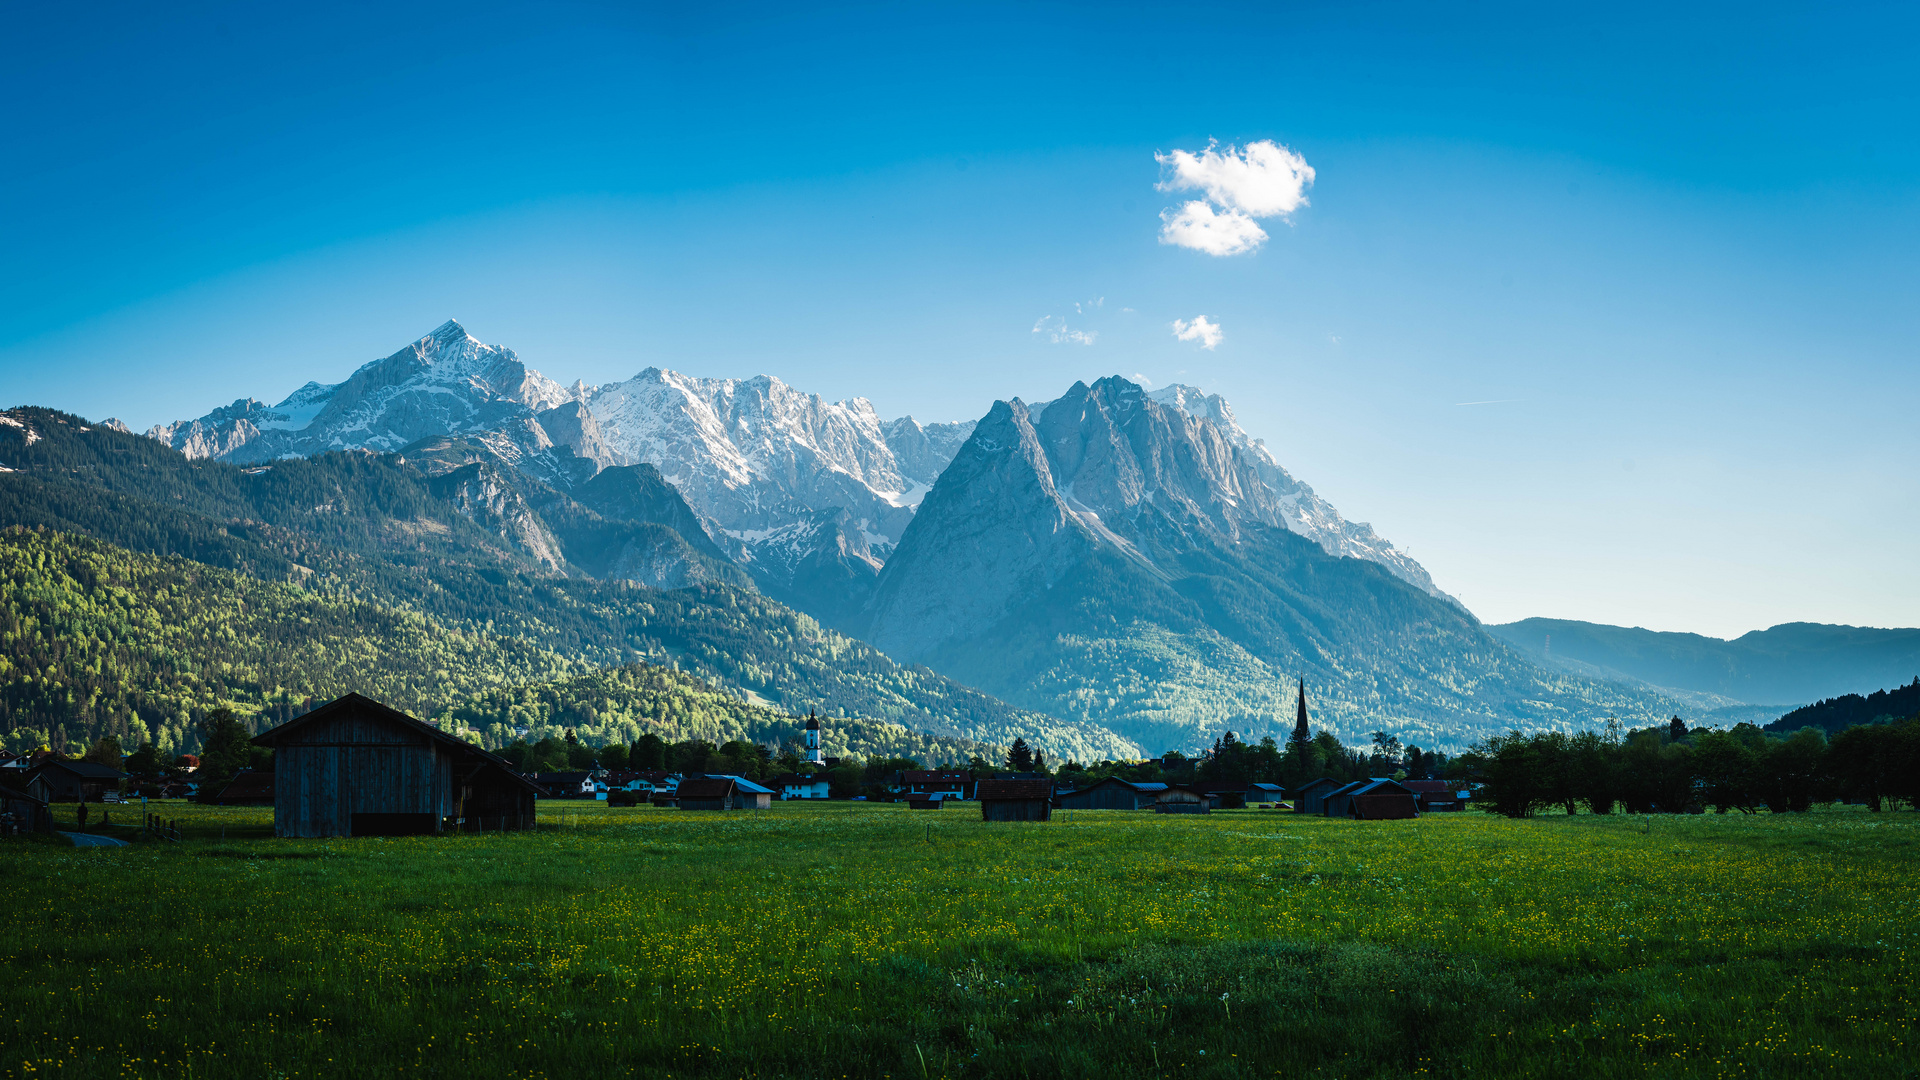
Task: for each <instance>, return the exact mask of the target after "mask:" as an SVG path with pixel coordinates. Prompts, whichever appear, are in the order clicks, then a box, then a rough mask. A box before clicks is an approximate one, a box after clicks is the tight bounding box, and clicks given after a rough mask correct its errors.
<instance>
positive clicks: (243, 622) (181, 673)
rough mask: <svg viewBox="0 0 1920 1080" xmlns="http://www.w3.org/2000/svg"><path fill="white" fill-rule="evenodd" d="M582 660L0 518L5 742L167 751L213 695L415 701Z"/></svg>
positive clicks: (555, 673) (259, 717)
mask: <svg viewBox="0 0 1920 1080" xmlns="http://www.w3.org/2000/svg"><path fill="white" fill-rule="evenodd" d="M583 667H584V666H583V665H581V664H580V663H578V662H577V661H572V660H568V659H565V658H563V657H560V656H558V655H556V654H554V653H552V652H550V651H548V650H546V649H542V648H540V647H538V646H536V645H532V644H529V643H527V642H525V641H522V640H519V639H517V638H511V637H502V636H498V635H489V634H479V633H472V632H468V631H462V630H459V629H455V628H450V627H447V626H445V625H442V624H440V623H438V622H436V621H435V620H433V619H429V618H426V617H425V616H422V615H420V614H419V613H418V612H413V611H408V610H406V609H403V608H390V607H385V606H382V605H379V604H374V603H368V602H365V601H358V600H354V599H351V598H348V597H344V596H340V595H336V594H332V593H329V592H327V591H325V590H324V589H318V588H303V587H300V586H296V585H290V584H282V583H278V582H265V581H260V580H257V579H255V578H250V577H247V576H245V575H243V574H236V573H234V572H232V571H228V570H219V569H215V568H213V567H209V566H204V565H201V564H199V563H194V562H189V561H188V560H186V559H181V558H177V557H164V558H163V557H159V556H153V555H143V554H137V553H134V552H130V551H126V550H124V549H120V548H115V547H111V546H109V545H107V544H103V543H101V542H99V541H97V540H92V539H88V538H86V537H76V536H70V535H67V534H63V533H56V532H50V531H42V530H35V529H25V528H21V527H19V526H13V527H10V528H7V529H5V530H0V730H4V731H5V732H6V738H7V741H8V742H9V743H10V744H13V745H14V746H16V747H18V746H22V745H38V744H40V743H42V742H45V743H50V744H52V745H53V746H54V747H56V748H60V747H63V746H72V745H81V746H84V745H85V744H87V743H90V742H91V741H92V740H94V739H96V738H98V737H100V736H102V735H114V736H117V737H119V739H120V740H121V743H122V745H128V746H131V745H137V744H138V743H141V742H146V741H152V742H154V743H155V745H156V746H158V747H160V748H162V749H172V750H176V751H177V750H181V749H185V748H187V746H188V745H189V743H190V741H191V739H192V738H193V735H192V727H193V724H194V721H196V720H197V719H198V718H199V717H201V716H203V715H204V714H206V713H207V712H209V711H211V710H213V709H214V708H217V707H219V706H221V705H226V706H230V707H232V708H234V709H235V711H237V712H240V713H242V714H243V715H246V716H249V717H250V718H253V720H254V723H253V725H252V726H255V727H258V726H260V725H261V724H264V723H272V722H278V721H280V720H284V719H288V718H290V717H291V716H293V715H294V714H296V713H298V712H302V711H305V709H306V707H307V706H308V705H309V703H310V702H311V701H313V700H314V699H318V700H321V701H325V700H329V699H331V698H334V697H337V696H339V695H340V694H343V693H345V692H347V691H350V690H355V691H359V692H361V693H365V694H368V695H370V696H373V697H377V698H379V699H380V700H382V701H387V702H391V703H392V704H393V705H394V706H395V707H396V708H399V709H402V710H404V711H407V712H412V713H415V714H418V715H425V714H428V713H431V712H432V711H434V709H435V708H436V707H438V706H439V705H440V704H441V703H443V702H445V701H446V700H447V699H448V698H449V697H456V698H457V697H466V696H470V695H473V694H477V693H479V692H480V691H483V690H485V689H487V688H488V687H491V686H497V685H498V686H507V685H515V684H520V683H527V682H534V681H538V680H545V679H554V678H560V677H564V676H567V675H570V674H574V673H576V672H578V671H580V670H583Z"/></svg>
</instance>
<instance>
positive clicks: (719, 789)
mask: <svg viewBox="0 0 1920 1080" xmlns="http://www.w3.org/2000/svg"><path fill="white" fill-rule="evenodd" d="M733 789H734V782H733V780H732V778H731V777H725V776H691V777H688V778H687V779H685V780H682V781H680V798H681V799H724V798H726V797H727V796H729V795H731V794H733Z"/></svg>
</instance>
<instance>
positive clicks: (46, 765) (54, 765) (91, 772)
mask: <svg viewBox="0 0 1920 1080" xmlns="http://www.w3.org/2000/svg"><path fill="white" fill-rule="evenodd" d="M35 768H36V769H43V770H44V769H65V770H66V771H68V772H70V773H72V774H74V775H75V776H78V777H80V778H81V779H82V780H122V779H125V778H126V775H127V774H126V773H123V772H121V771H120V770H119V769H109V768H107V767H106V766H105V765H96V764H94V763H93V762H91V761H53V760H49V761H43V762H41V763H40V764H39V765H37V766H35Z"/></svg>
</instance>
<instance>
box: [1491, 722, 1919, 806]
mask: <svg viewBox="0 0 1920 1080" xmlns="http://www.w3.org/2000/svg"><path fill="white" fill-rule="evenodd" d="M1453 775H1454V778H1455V779H1458V780H1461V781H1466V782H1471V783H1473V784H1475V785H1476V790H1475V793H1474V802H1475V804H1476V805H1479V806H1482V807H1483V808H1485V809H1487V810H1490V811H1492V812H1493V813H1496V814H1503V815H1505V816H1507V817H1525V816H1527V815H1530V814H1534V813H1538V812H1540V811H1542V810H1563V811H1565V812H1566V813H1569V814H1572V813H1578V812H1579V811H1580V810H1581V809H1582V808H1584V809H1585V810H1586V811H1587V812H1589V813H1595V814H1610V813H1612V812H1614V811H1615V810H1616V809H1620V810H1625V811H1626V812H1628V813H1641V814H1645V813H1699V812H1702V811H1704V810H1707V809H1711V810H1714V811H1716V812H1718V813H1723V814H1724V813H1727V812H1728V811H1731V810H1739V811H1742V812H1745V813H1754V812H1757V811H1759V810H1761V809H1766V810H1770V811H1772V812H1774V813H1787V812H1804V811H1806V810H1809V809H1811V808H1812V807H1813V806H1814V805H1815V804H1818V803H1825V802H1833V801H1835V800H1845V801H1848V802H1855V803H1863V804H1865V805H1866V806H1867V807H1868V808H1869V809H1870V810H1875V811H1878V810H1880V809H1882V808H1884V807H1886V806H1887V805H1889V804H1891V803H1904V804H1906V805H1907V806H1909V807H1915V808H1920V717H1915V718H1912V719H1907V720H1901V721H1897V722H1895V723H1882V724H1862V725H1858V726H1855V727H1850V728H1847V729H1846V730H1844V731H1842V732H1840V733H1839V734H1837V735H1835V736H1834V737H1833V738H1832V739H1828V738H1827V736H1826V733H1825V732H1823V731H1822V730H1821V729H1819V728H1817V727H1806V728H1801V729H1800V730H1798V731H1795V732H1792V733H1791V734H1788V735H1785V736H1777V735H1772V734H1769V733H1768V732H1766V731H1763V730H1762V729H1760V728H1758V727H1756V726H1754V725H1752V724H1741V725H1739V726H1737V727H1734V728H1732V729H1730V730H1724V731H1722V730H1712V729H1694V730H1689V729H1688V728H1687V727H1686V725H1685V724H1684V723H1683V722H1682V721H1681V720H1680V718H1679V717H1675V718H1674V719H1673V720H1672V721H1671V722H1670V723H1668V724H1667V725H1665V726H1662V727H1654V728H1646V729H1642V730H1638V731H1632V732H1628V733H1626V734H1625V735H1624V736H1621V737H1609V736H1607V735H1602V734H1599V733H1597V732H1582V733H1580V734H1568V733H1565V732H1558V731H1555V732H1539V733H1535V734H1531V735H1528V734H1522V733H1520V732H1517V731H1516V732H1511V733H1509V734H1506V735H1501V736H1497V737H1494V738H1490V739H1487V740H1485V741H1483V742H1481V743H1477V744H1475V746H1474V747H1473V748H1472V750H1471V752H1469V753H1467V754H1464V755H1461V757H1460V758H1459V759H1458V762H1457V767H1456V769H1455V770H1454V774H1453Z"/></svg>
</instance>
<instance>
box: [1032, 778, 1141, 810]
mask: <svg viewBox="0 0 1920 1080" xmlns="http://www.w3.org/2000/svg"><path fill="white" fill-rule="evenodd" d="M1165 790H1167V785H1165V784H1160V783H1137V782H1135V781H1132V780H1122V779H1120V778H1119V777H1117V776H1109V777H1107V778H1106V779H1104V780H1100V781H1098V782H1096V783H1092V784H1089V785H1087V786H1086V787H1083V788H1080V789H1079V790H1077V791H1069V792H1067V793H1066V794H1064V795H1061V796H1059V797H1058V798H1056V799H1055V800H1054V804H1055V805H1057V806H1058V807H1060V809H1062V810H1139V809H1142V808H1144V807H1148V806H1152V805H1153V802H1154V799H1155V797H1157V796H1158V795H1159V794H1160V793H1161V792H1162V791H1165Z"/></svg>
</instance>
